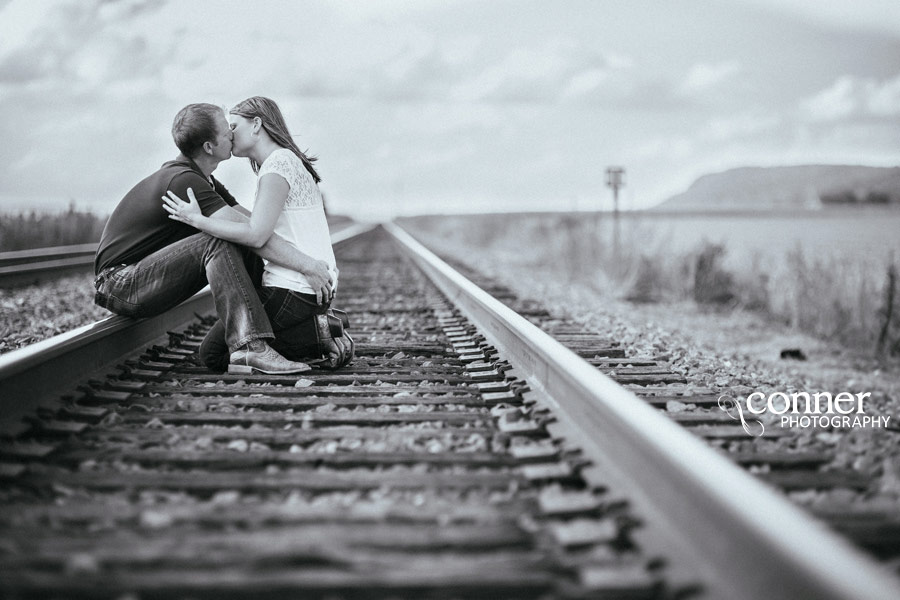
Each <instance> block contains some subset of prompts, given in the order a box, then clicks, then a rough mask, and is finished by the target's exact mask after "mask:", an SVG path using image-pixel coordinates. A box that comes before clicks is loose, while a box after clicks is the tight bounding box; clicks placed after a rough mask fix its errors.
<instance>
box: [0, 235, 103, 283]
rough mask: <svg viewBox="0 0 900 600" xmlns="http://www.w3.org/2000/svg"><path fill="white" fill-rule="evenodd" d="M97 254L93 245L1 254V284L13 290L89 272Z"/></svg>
mask: <svg viewBox="0 0 900 600" xmlns="http://www.w3.org/2000/svg"><path fill="white" fill-rule="evenodd" d="M96 251H97V244H96V243H94V244H76V245H73V246H54V247H51V248H35V249H31V250H14V251H12V252H0V282H2V283H3V285H4V287H14V286H21V285H30V284H33V283H35V282H38V281H42V280H44V279H47V278H51V277H59V276H61V275H64V274H66V273H86V272H89V271H90V270H91V269H92V268H93V266H94V254H95V253H96Z"/></svg>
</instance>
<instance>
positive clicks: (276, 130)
mask: <svg viewBox="0 0 900 600" xmlns="http://www.w3.org/2000/svg"><path fill="white" fill-rule="evenodd" d="M229 112H230V113H231V114H233V115H238V116H241V117H245V118H247V119H254V118H256V117H259V118H260V120H261V121H262V126H263V129H265V130H266V133H268V134H269V136H270V137H271V138H272V139H273V140H274V141H275V143H276V144H278V145H279V146H281V147H282V148H287V149H288V150H290V151H291V152H293V153H294V154H296V155H297V158H299V159H300V160H301V161H303V166H305V167H306V170H307V171H309V174H310V175H312V176H313V179H314V180H315V182H316V183H319V182H320V181H322V178H321V177H319V174H318V173H316V170H315V168H313V163H314V162H316V160H317V159H316V157H315V156H307V155H306V153H305V152H303V151H302V150H300V148H298V147H297V144H295V143H294V140H293V138H292V137H291V132H290V131H288V128H287V123H285V122H284V116H282V114H281V109H279V108H278V105H277V104H275V101H274V100H270V99H269V98H265V97H263V96H253V97H252V98H247V99H246V100H244V101H243V102H240V103H239V104H238V105H237V106H235V107H234V108H232V109H231V111H229ZM250 166H251V167H253V172H254V173H259V163H257V162H256V161H255V160H253V159H252V158H251V159H250Z"/></svg>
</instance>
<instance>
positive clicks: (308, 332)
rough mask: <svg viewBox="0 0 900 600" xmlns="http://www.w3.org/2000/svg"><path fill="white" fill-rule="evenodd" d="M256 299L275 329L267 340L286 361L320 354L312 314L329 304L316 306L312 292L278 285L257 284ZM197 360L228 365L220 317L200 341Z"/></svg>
mask: <svg viewBox="0 0 900 600" xmlns="http://www.w3.org/2000/svg"><path fill="white" fill-rule="evenodd" d="M259 298H260V300H261V301H262V303H263V308H265V311H266V314H267V315H268V316H269V321H270V322H271V323H272V329H273V330H274V331H275V339H274V340H272V341H271V342H270V343H269V345H270V346H272V348H274V349H275V350H277V351H278V353H279V354H281V355H282V356H284V357H285V358H287V359H288V360H297V361H303V360H306V359H310V358H313V359H318V358H320V357H321V349H320V347H319V335H318V332H317V329H316V321H315V319H314V317H315V316H316V315H321V314H324V313H325V311H326V310H328V306H329V304H327V303H326V304H324V305H317V304H316V297H315V296H314V295H313V294H301V293H300V292H295V291H293V290H287V289H284V288H278V287H260V288H259ZM200 360H201V361H202V362H203V364H204V365H206V366H207V367H209V368H210V369H212V370H214V371H224V370H225V369H227V368H228V360H229V356H228V348H227V346H226V345H225V326H224V325H223V324H222V321H221V320H219V321H216V323H215V325H213V327H212V329H210V330H209V333H207V334H206V337H205V338H204V339H203V342H202V343H201V344H200Z"/></svg>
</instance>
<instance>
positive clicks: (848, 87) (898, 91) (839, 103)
mask: <svg viewBox="0 0 900 600" xmlns="http://www.w3.org/2000/svg"><path fill="white" fill-rule="evenodd" d="M800 108H801V111H803V113H804V114H805V115H806V117H807V118H808V119H809V120H811V121H813V122H816V121H819V122H822V121H825V122H828V121H839V120H850V119H860V118H892V117H897V116H900V74H898V75H897V76H896V77H894V78H893V79H887V80H883V81H879V80H877V79H873V78H862V77H854V76H852V75H844V76H842V77H839V78H838V79H837V80H836V81H835V82H834V83H833V84H832V85H831V86H830V87H828V88H827V89H824V90H822V91H821V92H819V93H818V94H815V95H814V96H812V97H810V98H807V99H805V100H803V101H801V103H800Z"/></svg>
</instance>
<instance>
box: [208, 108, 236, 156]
mask: <svg viewBox="0 0 900 600" xmlns="http://www.w3.org/2000/svg"><path fill="white" fill-rule="evenodd" d="M216 130H217V131H218V133H217V135H216V139H215V140H214V141H213V144H212V146H213V156H215V157H216V158H218V159H219V161H223V160H228V159H229V158H231V142H232V139H233V138H234V135H233V134H232V133H231V127H230V126H229V125H228V119H226V118H225V113H224V112H222V113H219V116H218V117H217V118H216Z"/></svg>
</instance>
